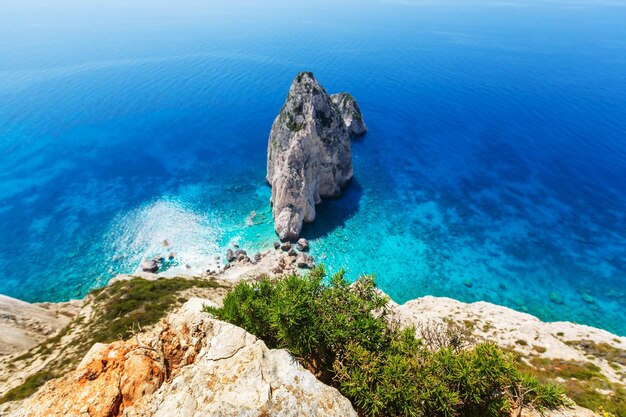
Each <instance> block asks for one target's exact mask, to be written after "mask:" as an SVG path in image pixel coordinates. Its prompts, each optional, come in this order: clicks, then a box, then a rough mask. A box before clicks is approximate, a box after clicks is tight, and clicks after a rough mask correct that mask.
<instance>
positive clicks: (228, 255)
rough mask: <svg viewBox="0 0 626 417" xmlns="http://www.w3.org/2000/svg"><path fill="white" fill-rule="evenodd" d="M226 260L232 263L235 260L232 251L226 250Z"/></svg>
mask: <svg viewBox="0 0 626 417" xmlns="http://www.w3.org/2000/svg"><path fill="white" fill-rule="evenodd" d="M226 260H227V261H228V262H232V261H234V260H235V254H234V253H233V251H232V249H228V250H227V251H226Z"/></svg>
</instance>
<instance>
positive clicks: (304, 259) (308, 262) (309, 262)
mask: <svg viewBox="0 0 626 417" xmlns="http://www.w3.org/2000/svg"><path fill="white" fill-rule="evenodd" d="M296 265H297V266H298V268H313V266H314V265H313V257H312V256H309V255H307V254H306V253H302V252H300V253H299V254H298V257H297V258H296Z"/></svg>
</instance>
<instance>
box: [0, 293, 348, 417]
mask: <svg viewBox="0 0 626 417" xmlns="http://www.w3.org/2000/svg"><path fill="white" fill-rule="evenodd" d="M205 304H209V305H214V304H213V303H212V302H211V301H209V300H206V299H199V298H194V299H191V300H189V301H188V302H187V303H186V304H185V305H183V306H182V307H181V309H180V310H179V311H178V312H176V313H172V314H170V315H169V317H168V318H167V319H166V320H165V321H164V323H163V325H162V329H161V330H160V332H157V333H156V334H153V335H143V336H142V338H139V337H137V339H136V340H129V341H125V342H124V341H118V342H114V343H111V344H108V345H105V344H96V345H94V347H93V348H92V349H91V350H90V352H89V353H88V354H87V356H85V358H84V359H83V361H82V362H81V364H80V365H79V366H78V368H77V369H76V370H75V371H73V372H70V373H68V374H67V375H65V376H64V377H62V378H59V379H56V380H53V381H50V382H49V383H48V384H46V385H45V386H44V387H43V388H42V389H40V390H39V391H38V392H37V393H36V394H35V395H33V396H32V397H31V398H29V399H27V400H26V401H25V402H24V403H23V404H22V406H21V407H20V408H19V409H17V410H15V411H13V412H10V413H9V414H8V416H11V417H24V416H32V417H40V416H46V417H55V416H56V417H61V416H64V417H67V416H90V417H121V416H125V417H139V416H141V417H171V416H181V417H200V416H242V417H243V416H276V417H280V416H284V417H287V416H329V417H330V416H346V417H357V414H356V412H355V411H354V409H353V408H352V405H351V404H350V401H348V399H346V398H345V397H343V396H342V395H341V394H340V393H339V391H337V390H336V389H335V388H331V387H329V386H326V385H324V384H323V383H321V382H320V381H318V380H317V379H316V378H315V376H313V374H311V373H310V372H309V371H307V370H306V369H304V368H303V367H302V366H301V365H300V364H298V362H297V361H296V360H295V359H294V358H293V357H292V356H291V355H290V354H289V353H287V352H286V351H285V350H276V349H269V348H268V347H267V346H266V345H265V343H263V341H261V340H259V339H257V338H256V337H254V336H253V335H251V334H250V333H248V332H246V331H245V330H243V329H241V328H239V327H236V326H233V325H232V324H228V323H224V322H222V321H219V320H216V319H214V318H213V317H212V316H210V315H209V314H207V313H203V312H201V310H202V307H203V305H205Z"/></svg>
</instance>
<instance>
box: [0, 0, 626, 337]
mask: <svg viewBox="0 0 626 417" xmlns="http://www.w3.org/2000/svg"><path fill="white" fill-rule="evenodd" d="M300 71H312V72H313V73H314V74H315V76H316V78H317V79H318V80H319V81H320V82H321V83H322V85H323V86H324V87H325V88H326V90H327V91H328V92H329V93H336V92H342V91H347V92H350V93H351V94H352V95H353V96H354V97H355V98H356V99H357V100H358V103H359V105H360V107H361V109H362V111H363V116H364V120H365V122H366V124H367V126H368V128H369V131H368V133H367V135H366V136H365V137H363V138H361V139H355V140H353V142H352V153H353V161H354V172H355V175H354V178H353V180H352V181H351V183H350V184H349V185H348V186H347V187H346V188H345V190H344V192H343V195H342V196H341V197H338V198H332V199H326V200H324V201H323V202H322V203H321V204H320V205H319V206H318V207H317V218H316V220H315V222H314V223H312V224H308V225H306V226H305V228H304V231H303V236H304V237H306V238H308V239H309V240H310V242H311V251H312V254H313V255H314V256H315V258H316V260H317V261H318V263H323V264H325V266H326V268H327V269H328V270H329V272H330V273H335V272H337V271H339V270H340V269H342V268H343V269H344V270H345V271H346V274H347V276H348V277H349V278H350V279H356V278H357V277H358V276H360V275H363V274H375V276H376V281H377V283H378V285H379V286H380V288H382V289H383V290H384V291H385V292H386V293H388V294H389V295H390V296H391V297H392V298H393V299H394V300H395V301H397V302H405V301H407V300H410V299H413V298H416V297H420V296H424V295H433V296H445V297H451V298H455V299H458V300H461V301H465V302H473V301H479V300H484V301H488V302H492V303H495V304H500V305H504V306H508V307H511V308H513V309H515V310H519V311H523V312H528V313H531V314H533V315H536V316H538V317H539V318H541V319H543V320H549V321H562V320H566V321H572V322H576V323H582V324H587V325H591V326H596V327H600V328H603V329H606V330H609V331H611V332H614V333H616V334H619V335H626V320H625V318H626V317H625V313H624V312H625V311H626V2H625V1H623V0H361V1H356V0H332V1H331V0H316V1H311V0H304V1H298V2H294V1H287V0H284V1H279V0H268V1H248V0H231V1H228V2H223V1H215V0H202V1H200V0H179V1H176V2H172V1H165V0H151V1H146V0H134V1H132V2H129V1H126V0H124V1H122V0H106V1H105V0H93V1H89V2H86V1H83V2H79V1H74V0H72V1H69V0H29V1H9V0H0V293H2V294H6V295H9V296H12V297H17V298H20V299H24V300H27V301H30V302H40V301H63V300H69V299H72V298H78V297H82V296H84V295H85V294H86V293H87V292H88V291H89V290H90V289H92V288H94V287H98V286H102V285H104V284H106V283H107V282H108V280H109V279H110V278H111V277H113V276H114V275H116V274H118V273H132V272H133V271H135V270H137V268H138V267H139V265H140V264H141V262H142V261H143V260H144V259H147V258H150V257H153V256H168V255H169V254H171V255H172V256H174V259H173V260H172V262H170V263H168V268H169V270H168V273H170V274H179V273H191V274H195V273H201V272H202V271H204V270H206V269H208V268H210V267H212V265H215V264H216V263H220V262H224V258H225V257H224V253H225V250H226V248H227V247H229V246H232V245H234V244H238V245H240V246H241V247H242V248H244V249H246V250H247V251H248V252H249V253H256V252H262V251H265V250H269V249H271V248H272V244H273V242H274V241H275V240H277V239H276V236H275V233H274V230H273V223H272V216H271V210H270V206H269V199H270V188H269V186H268V184H267V183H266V180H265V174H266V151H267V141H268V135H269V131H270V128H271V126H272V122H273V120H274V118H275V117H276V115H277V114H278V112H279V110H280V108H281V106H282V104H283V102H284V100H285V98H286V95H287V91H288V89H289V86H290V84H291V82H292V80H293V78H294V77H295V76H296V74H297V73H298V72H300ZM218 257H219V259H218Z"/></svg>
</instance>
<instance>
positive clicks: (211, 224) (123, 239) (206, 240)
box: [106, 199, 222, 275]
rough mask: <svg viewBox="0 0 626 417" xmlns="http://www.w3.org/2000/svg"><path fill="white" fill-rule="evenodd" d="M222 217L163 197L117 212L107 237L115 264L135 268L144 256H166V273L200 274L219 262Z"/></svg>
mask: <svg viewBox="0 0 626 417" xmlns="http://www.w3.org/2000/svg"><path fill="white" fill-rule="evenodd" d="M221 235H222V229H221V227H220V226H219V218H217V216H215V217H211V216H206V215H202V214H199V213H197V212H195V211H193V210H191V209H189V208H187V207H185V206H184V205H183V204H182V203H180V202H179V201H176V200H167V199H161V200H158V201H156V202H153V203H150V204H148V205H145V206H142V207H140V208H137V209H135V210H132V211H130V212H126V213H124V214H121V215H118V216H117V217H116V218H115V220H114V221H113V223H112V225H111V227H110V229H109V233H108V236H107V239H106V241H107V242H106V246H108V247H109V251H108V252H109V253H110V254H111V257H112V259H113V260H114V262H115V263H116V264H118V265H119V266H121V267H125V268H126V270H127V271H135V270H137V269H138V268H139V266H140V265H141V262H142V261H144V260H145V259H150V258H153V257H155V256H160V257H165V258H167V257H168V255H169V254H170V253H174V254H175V257H174V262H173V265H172V266H171V267H170V268H168V270H167V271H166V272H165V273H164V275H177V274H181V273H184V274H197V273H201V272H203V271H205V270H207V269H208V268H212V267H214V266H216V265H217V261H216V260H215V256H216V255H218V254H219V246H218V242H219V238H220V236H221Z"/></svg>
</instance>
